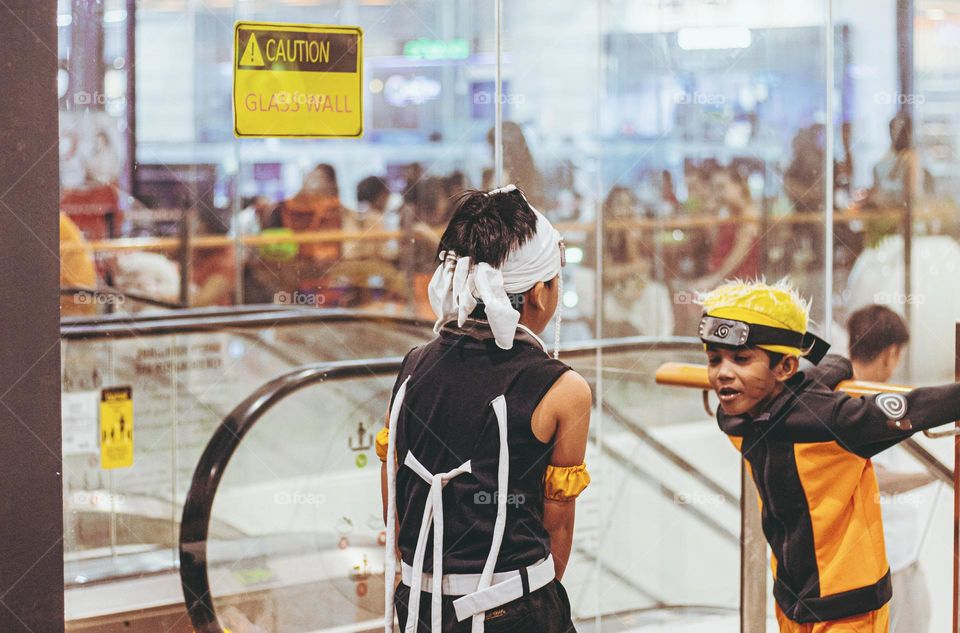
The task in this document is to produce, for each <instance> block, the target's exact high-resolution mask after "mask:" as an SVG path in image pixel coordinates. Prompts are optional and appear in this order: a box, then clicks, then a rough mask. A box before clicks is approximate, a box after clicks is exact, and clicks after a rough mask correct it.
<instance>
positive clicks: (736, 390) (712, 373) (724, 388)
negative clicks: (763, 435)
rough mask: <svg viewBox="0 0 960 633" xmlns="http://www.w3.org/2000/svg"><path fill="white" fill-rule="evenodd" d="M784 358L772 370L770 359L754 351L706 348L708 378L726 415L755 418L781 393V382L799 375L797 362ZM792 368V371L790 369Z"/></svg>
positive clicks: (738, 348)
mask: <svg viewBox="0 0 960 633" xmlns="http://www.w3.org/2000/svg"><path fill="white" fill-rule="evenodd" d="M791 358H792V357H785V358H784V359H783V360H782V361H781V362H779V363H777V365H775V366H774V367H773V368H772V369H771V368H770V357H769V356H768V355H767V353H766V352H765V351H763V350H762V349H757V348H752V347H737V348H730V347H719V346H714V345H708V346H707V376H708V377H709V379H710V386H711V387H713V390H714V392H715V393H716V394H717V396H718V397H719V398H720V407H721V408H722V409H723V412H724V413H726V414H727V415H743V414H745V413H748V414H750V416H751V417H756V416H757V415H759V414H760V413H762V412H763V408H764V405H765V404H766V403H767V402H768V401H769V400H770V399H771V398H772V397H774V396H776V395H777V394H778V393H779V392H780V390H781V389H782V382H783V381H784V380H786V379H787V378H789V377H790V376H792V375H793V374H794V373H796V360H795V359H794V360H793V362H791V361H790V359H791ZM791 367H792V369H791Z"/></svg>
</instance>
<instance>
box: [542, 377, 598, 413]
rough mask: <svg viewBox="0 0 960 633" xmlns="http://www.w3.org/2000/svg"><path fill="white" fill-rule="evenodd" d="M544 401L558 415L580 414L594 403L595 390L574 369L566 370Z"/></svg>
mask: <svg viewBox="0 0 960 633" xmlns="http://www.w3.org/2000/svg"><path fill="white" fill-rule="evenodd" d="M543 403H544V404H546V406H547V407H549V408H550V409H551V410H552V411H554V412H556V414H557V416H558V417H564V415H565V414H580V413H582V412H583V411H584V410H585V409H589V408H590V407H591V405H592V404H593V392H592V391H591V389H590V384H589V383H588V382H587V381H586V380H585V379H584V377H583V376H581V375H580V374H578V373H577V372H575V371H573V370H570V371H565V372H563V374H562V375H561V376H560V378H558V379H557V381H556V382H555V383H553V386H552V387H550V390H549V391H547V394H546V395H545V396H544V398H543Z"/></svg>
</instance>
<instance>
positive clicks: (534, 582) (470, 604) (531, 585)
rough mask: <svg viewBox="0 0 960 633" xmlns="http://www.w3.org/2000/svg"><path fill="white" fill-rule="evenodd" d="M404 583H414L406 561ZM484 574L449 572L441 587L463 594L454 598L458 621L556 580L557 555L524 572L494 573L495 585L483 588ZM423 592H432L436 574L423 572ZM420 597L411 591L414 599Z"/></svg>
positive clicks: (402, 573)
mask: <svg viewBox="0 0 960 633" xmlns="http://www.w3.org/2000/svg"><path fill="white" fill-rule="evenodd" d="M400 573H401V577H402V578H403V584H405V585H407V586H408V587H411V586H413V576H414V571H413V567H411V566H410V565H407V564H406V563H403V564H402V566H401V569H400ZM524 573H525V574H526V576H527V583H526V584H527V586H526V587H524V581H523V576H524ZM481 576H482V575H481V574H445V575H444V576H443V578H442V581H441V583H440V586H441V587H442V592H443V595H449V596H463V597H462V598H458V599H457V600H454V601H453V608H454V609H455V610H456V612H457V620H459V621H460V622H463V621H464V620H466V619H467V618H469V617H471V616H474V615H477V614H479V613H483V612H484V611H489V610H490V609H494V608H496V607H499V606H501V605H504V604H507V603H508V602H513V601H514V600H518V599H519V598H522V597H523V596H525V595H527V594H529V593H533V592H534V591H536V590H537V589H540V588H542V587H545V586H547V585H549V584H550V583H551V582H553V579H554V578H555V577H556V569H555V567H554V564H553V555H552V554H551V555H549V556H547V557H546V558H545V559H543V560H542V561H540V562H539V563H534V564H533V565H531V566H529V567H526V568H525V569H523V570H520V571H505V572H500V573H497V574H494V575H493V584H492V586H490V587H488V588H486V589H481V590H479V591H478V587H479V586H480V580H481ZM421 587H422V588H423V589H422V590H423V591H426V592H428V593H429V592H431V591H432V588H433V575H432V574H423V577H422V579H421ZM417 599H418V598H417V597H416V596H415V595H414V594H413V592H411V594H410V600H411V601H413V600H417Z"/></svg>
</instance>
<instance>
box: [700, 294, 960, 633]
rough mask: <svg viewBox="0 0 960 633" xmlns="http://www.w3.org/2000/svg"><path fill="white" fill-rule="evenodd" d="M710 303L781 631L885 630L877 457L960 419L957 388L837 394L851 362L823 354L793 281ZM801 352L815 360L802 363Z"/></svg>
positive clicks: (885, 568)
mask: <svg viewBox="0 0 960 633" xmlns="http://www.w3.org/2000/svg"><path fill="white" fill-rule="evenodd" d="M702 305H703V308H704V313H703V318H702V320H701V323H700V328H699V333H700V338H701V340H702V341H703V342H704V344H705V347H706V354H707V374H708V377H709V380H710V386H711V387H712V388H713V390H714V391H715V392H716V394H717V396H718V397H719V399H720V407H719V409H718V411H717V421H718V423H719V426H720V430H721V431H723V432H724V433H726V434H727V435H728V436H729V438H730V441H731V442H732V443H733V445H734V446H735V447H737V449H739V451H740V452H741V454H742V455H743V458H744V459H745V460H746V461H747V464H748V465H749V467H750V472H751V474H752V476H753V479H754V482H755V483H756V485H757V490H758V492H759V495H760V501H761V503H762V508H763V512H762V519H761V521H762V526H763V533H764V535H765V536H766V538H767V541H768V543H769V544H770V547H771V549H772V551H773V572H774V581H775V582H774V587H773V597H774V599H775V600H776V615H777V621H778V622H779V624H780V631H781V633H841V632H848V631H852V632H854V633H886V632H887V627H888V621H889V608H888V606H887V602H889V600H890V597H891V594H892V583H891V579H890V566H889V565H888V563H887V556H886V550H885V547H884V541H883V526H882V520H881V510H880V500H879V496H880V495H879V491H878V487H877V479H876V476H875V475H874V472H873V465H872V463H871V461H870V458H871V457H873V456H874V455H876V454H877V453H880V452H881V451H884V450H886V449H888V448H890V447H892V446H894V445H896V444H897V443H899V442H901V441H903V440H904V439H906V438H908V437H910V436H911V435H913V434H914V433H917V432H919V431H922V430H923V429H928V428H932V427H935V426H939V425H941V424H946V423H949V422H952V421H953V420H956V419H958V418H960V384H949V385H943V386H938V387H926V388H917V389H914V390H912V391H911V392H910V393H907V394H896V393H882V394H878V395H871V396H864V397H862V398H854V397H851V396H849V395H847V394H845V393H838V392H835V391H834V389H835V388H836V386H837V385H838V384H839V383H840V382H842V381H843V380H847V379H850V378H852V377H853V367H852V365H851V363H850V361H848V360H847V359H845V358H842V357H840V356H836V355H829V356H826V357H824V356H825V355H826V351H827V349H828V348H829V344H828V343H826V342H825V341H823V340H821V339H819V338H817V337H816V336H814V335H813V334H812V333H810V332H809V330H808V325H809V316H808V315H809V310H810V304H809V302H807V301H805V300H804V299H803V298H802V297H800V296H799V294H798V293H797V292H796V290H794V289H793V287H792V286H790V285H789V284H788V283H786V282H785V281H782V282H780V283H777V284H773V285H769V284H765V283H762V282H759V281H754V282H747V283H744V282H731V283H727V284H725V285H723V286H720V287H719V288H716V289H715V290H713V291H712V292H710V293H709V294H708V295H706V297H704V299H703V301H702ZM800 357H806V358H807V360H809V361H811V362H812V363H814V364H815V365H817V366H816V367H813V368H812V369H809V370H804V371H799V359H800Z"/></svg>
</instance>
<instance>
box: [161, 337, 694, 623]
mask: <svg viewBox="0 0 960 633" xmlns="http://www.w3.org/2000/svg"><path fill="white" fill-rule="evenodd" d="M699 345H700V340H699V339H696V338H692V337H670V338H656V337H647V336H637V337H630V338H623V339H610V340H606V341H584V342H581V343H574V344H571V345H568V346H564V347H563V348H562V351H563V353H564V356H565V357H567V358H569V357H571V356H574V357H576V356H583V355H588V354H592V353H595V352H597V351H603V352H606V353H614V352H631V351H633V352H640V351H652V350H655V349H656V350H665V349H677V350H690V349H697V348H698V347H697V346H699ZM402 360H403V359H402V358H400V357H391V358H380V359H375V360H351V361H337V362H327V363H319V364H315V365H308V366H305V367H301V368H298V369H294V370H291V371H290V372H288V373H286V374H283V375H281V376H278V377H277V378H274V379H273V380H271V381H269V382H267V383H266V384H264V385H263V386H261V387H260V388H259V389H257V390H256V391H255V392H253V394H251V395H250V396H249V397H247V398H246V399H245V400H244V401H243V402H241V403H240V404H239V405H237V407H236V408H235V409H234V410H233V411H231V412H230V414H229V415H227V417H226V418H224V420H223V422H222V423H221V424H220V426H219V427H218V428H217V429H216V431H214V433H213V436H212V437H211V438H210V441H209V442H208V443H207V446H206V448H205V449H204V451H203V454H202V455H201V456H200V461H199V462H197V467H196V469H194V473H193V479H192V481H191V483H190V488H189V490H188V491H187V497H186V500H185V501H184V506H183V518H182V520H181V524H180V584H181V587H182V589H183V597H184V602H185V603H186V605H187V612H188V614H189V616H190V619H191V621H192V623H193V628H194V630H195V631H197V633H223V628H222V627H221V626H220V623H219V621H218V620H217V617H216V609H215V607H214V605H213V596H212V595H211V593H210V578H209V575H208V570H207V535H208V532H209V526H210V513H211V510H212V508H213V500H214V497H215V496H216V493H217V487H218V486H219V485H220V479H221V478H222V477H223V472H224V470H225V469H226V467H227V464H228V463H229V462H230V459H231V458H232V457H233V454H234V452H236V450H237V447H239V445H240V442H241V441H243V438H244V436H246V434H247V433H249V432H250V429H252V428H253V426H254V425H255V424H256V423H257V421H258V420H259V419H260V418H262V417H263V415H264V414H265V413H266V412H267V411H269V410H270V409H271V408H272V407H273V406H274V405H276V404H277V403H278V402H280V401H281V400H283V399H284V398H286V397H287V396H289V395H291V394H293V393H295V392H297V391H299V390H301V389H304V388H305V387H309V386H310V385H314V384H317V383H319V382H325V381H333V380H348V379H350V378H357V377H367V376H382V375H389V374H395V373H396V372H397V371H399V370H400V363H401V361H402Z"/></svg>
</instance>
